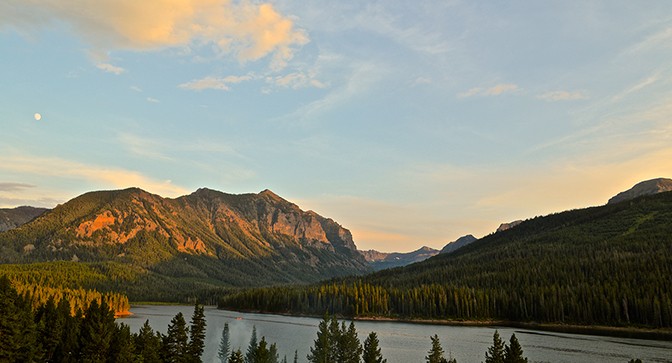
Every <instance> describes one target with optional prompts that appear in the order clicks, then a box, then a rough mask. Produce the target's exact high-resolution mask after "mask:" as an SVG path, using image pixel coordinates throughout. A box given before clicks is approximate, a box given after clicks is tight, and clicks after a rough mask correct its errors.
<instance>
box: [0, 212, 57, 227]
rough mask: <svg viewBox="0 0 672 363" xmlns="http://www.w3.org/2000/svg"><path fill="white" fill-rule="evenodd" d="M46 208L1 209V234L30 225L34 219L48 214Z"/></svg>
mask: <svg viewBox="0 0 672 363" xmlns="http://www.w3.org/2000/svg"><path fill="white" fill-rule="evenodd" d="M46 211H47V209H46V208H35V207H16V208H12V209H0V232H4V231H7V230H10V229H12V228H16V227H18V226H20V225H22V224H25V223H28V222H29V221H31V220H32V219H33V218H35V217H37V216H39V215H40V214H42V213H44V212H46Z"/></svg>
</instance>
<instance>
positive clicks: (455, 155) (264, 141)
mask: <svg viewBox="0 0 672 363" xmlns="http://www.w3.org/2000/svg"><path fill="white" fill-rule="evenodd" d="M0 110H1V112H0V207H14V206H18V205H26V204H27V205H36V206H46V207H53V206H55V205H56V204H57V203H62V202H64V201H67V200H69V199H71V198H73V197H75V196H77V195H79V194H82V193H84V192H87V191H90V190H101V189H118V188H125V187H130V186H138V187H141V188H143V189H145V190H147V191H149V192H153V193H156V194H159V195H162V196H166V197H176V196H179V195H184V194H188V193H190V192H192V191H194V190H195V189H197V188H199V187H203V186H206V187H209V188H212V189H217V190H221V191H224V192H229V193H248V192H259V191H261V190H263V189H266V188H268V189H271V190H273V191H275V192H276V193H277V194H279V195H281V196H283V197H284V198H286V199H288V200H290V201H292V202H294V203H296V204H298V205H299V206H300V207H302V208H303V209H312V210H315V211H316V212H318V213H320V214H322V215H324V216H327V217H331V218H333V219H335V220H336V221H338V222H339V223H341V224H342V225H344V226H345V227H346V228H349V229H350V230H351V231H352V233H353V236H354V238H355V242H356V243H357V245H358V247H360V248H362V249H369V248H375V249H378V250H382V251H410V250H413V249H416V248H419V247H420V246H423V245H428V246H431V247H435V248H441V247H442V246H443V245H445V244H446V243H447V242H449V241H452V240H455V239H456V238H458V237H459V236H462V235H465V234H468V233H471V234H474V235H476V236H477V237H480V236H483V235H486V234H488V233H490V232H492V231H494V230H495V229H496V228H497V226H498V225H499V224H500V223H502V222H509V221H512V220H515V219H525V218H530V217H534V216H537V215H543V214H548V213H552V212H557V211H561V210H567V209H572V208H581V207H585V206H590V205H600V204H604V203H605V202H606V201H607V199H608V198H609V197H611V196H612V195H614V194H616V193H617V192H619V191H622V190H625V189H627V188H629V187H631V186H632V185H634V184H635V183H637V182H639V181H641V180H645V179H651V178H655V177H670V176H672V122H671V116H672V2H669V1H644V2H639V1H638V2H632V1H544V2H535V1H510V2H499V1H464V2H463V1H413V2H409V1H397V0H385V1H329V0H325V1H319V2H310V1H308V2H306V1H272V2H268V3H263V2H251V1H250V2H248V1H242V2H239V1H218V0H156V1H147V2H138V1H135V0H115V1H113V0H100V1H95V2H91V1H85V0H61V1H51V0H32V1H23V0H9V1H3V2H2V3H0ZM36 113H39V114H40V116H41V117H35V116H36V115H35V114H36ZM37 118H39V120H37Z"/></svg>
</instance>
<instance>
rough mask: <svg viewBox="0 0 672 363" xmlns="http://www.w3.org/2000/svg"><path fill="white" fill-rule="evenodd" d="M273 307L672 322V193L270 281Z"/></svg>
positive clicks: (260, 292) (236, 305) (235, 300)
mask: <svg viewBox="0 0 672 363" xmlns="http://www.w3.org/2000/svg"><path fill="white" fill-rule="evenodd" d="M220 306H221V307H224V308H233V309H254V310H263V311H272V312H291V313H310V314H322V313H324V312H325V311H329V312H333V313H337V314H342V315H345V316H385V317H400V318H424V319H456V320H490V319H496V320H507V321H524V322H552V323H566V324H585V325H611V326H646V327H672V193H662V194H658V195H653V196H647V197H642V198H638V199H634V200H630V201H626V202H622V203H617V204H610V205H606V206H601V207H593V208H587V209H582V210H573V211H568V212H563V213H557V214H553V215H549V216H545V217H536V218H534V219H531V220H527V221H525V222H523V223H521V224H520V225H518V226H516V227H515V228H511V229H509V230H506V231H503V232H498V233H494V234H491V235H488V236H486V237H484V238H482V239H480V240H478V241H476V242H474V243H472V244H470V245H468V246H465V247H463V248H461V249H459V250H457V251H455V252H453V253H449V254H440V255H438V256H435V257H433V258H430V259H428V260H426V261H423V262H420V263H416V264H413V265H409V266H406V267H402V268H397V269H391V270H384V271H380V272H377V273H374V274H371V275H367V276H365V277H359V278H358V277H354V278H345V279H336V280H332V281H330V282H326V283H323V284H318V285H312V286H309V287H284V288H266V289H254V290H248V291H244V292H241V293H238V294H235V295H229V296H226V297H224V298H223V299H222V300H221V302H220Z"/></svg>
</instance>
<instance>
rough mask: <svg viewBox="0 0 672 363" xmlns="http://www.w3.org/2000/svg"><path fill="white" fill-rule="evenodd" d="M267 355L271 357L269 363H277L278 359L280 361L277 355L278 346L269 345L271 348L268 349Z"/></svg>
mask: <svg viewBox="0 0 672 363" xmlns="http://www.w3.org/2000/svg"><path fill="white" fill-rule="evenodd" d="M268 353H269V354H270V356H271V360H270V362H271V363H278V359H280V355H278V346H277V345H276V344H275V343H273V344H271V347H270V348H268ZM285 360H287V359H286V358H285Z"/></svg>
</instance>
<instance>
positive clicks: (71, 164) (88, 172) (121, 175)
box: [0, 156, 188, 197]
mask: <svg viewBox="0 0 672 363" xmlns="http://www.w3.org/2000/svg"><path fill="white" fill-rule="evenodd" d="M0 170H2V171H3V172H7V173H10V172H11V173H23V174H26V175H32V176H37V177H44V178H65V179H76V180H81V181H86V182H92V183H94V184H96V185H98V187H99V188H100V189H103V188H117V189H120V188H128V187H139V188H142V189H144V190H146V191H148V192H151V193H157V194H160V195H162V196H167V197H176V196H180V195H184V194H186V193H187V192H188V191H187V190H186V189H184V188H182V187H180V186H177V185H175V184H173V183H172V182H171V181H170V180H155V179H153V178H150V177H147V176H145V175H143V174H142V173H139V172H136V171H132V170H126V169H120V168H113V167H104V166H96V165H88V164H84V163H80V162H76V161H70V160H65V159H61V158H50V157H34V156H2V157H0Z"/></svg>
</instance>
